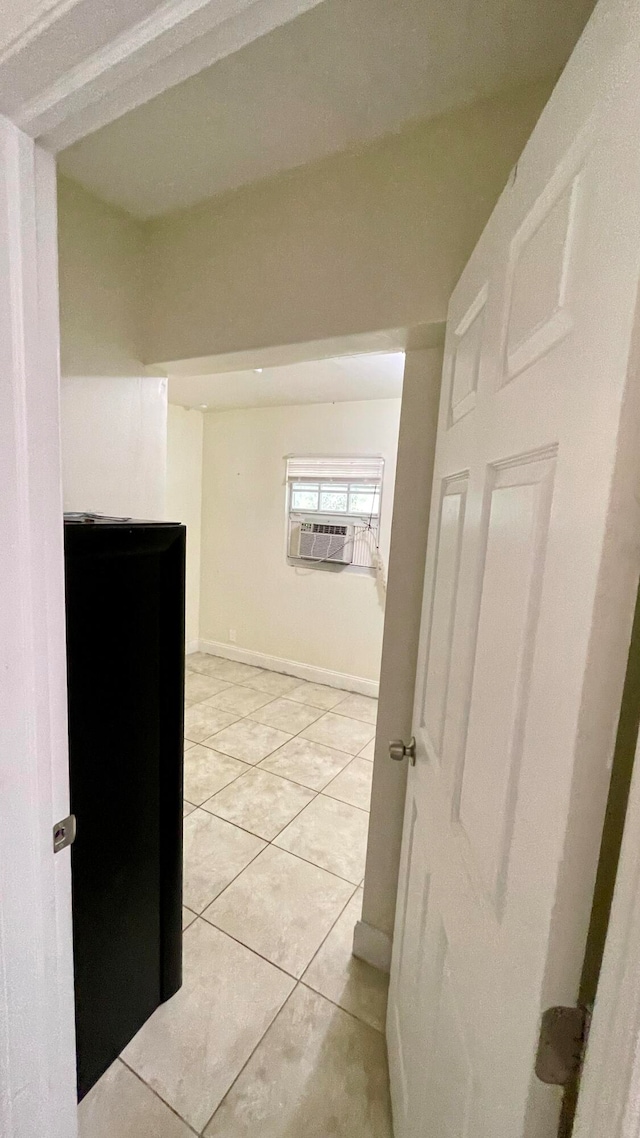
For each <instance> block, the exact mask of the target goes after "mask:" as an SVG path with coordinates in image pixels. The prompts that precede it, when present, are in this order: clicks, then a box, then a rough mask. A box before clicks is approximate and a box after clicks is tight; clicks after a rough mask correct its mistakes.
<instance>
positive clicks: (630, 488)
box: [388, 4, 640, 1138]
mask: <svg viewBox="0 0 640 1138" xmlns="http://www.w3.org/2000/svg"><path fill="white" fill-rule="evenodd" d="M627 8H628V10H629V12H631V9H632V8H633V5H631V6H627ZM606 9H609V11H607V10H606ZM622 10H623V5H621V4H617V5H616V4H609V5H607V4H604V5H601V6H600V11H599V15H598V16H597V18H596V20H595V21H592V24H591V25H590V26H589V28H588V30H587V34H586V36H585V38H584V39H583V41H582V42H581V44H580V45H579V47H578V49H577V51H576V53H575V55H574V57H573V59H572V61H571V63H570V64H569V67H568V69H567V71H566V72H565V75H564V76H563V78H562V80H561V81H560V84H559V86H558V87H557V88H556V91H555V93H554V95H553V97H552V100H551V103H550V104H549V106H548V107H547V109H546V111H545V113H544V115H543V117H542V119H541V121H540V123H539V124H538V127H537V128H536V131H535V132H534V135H533V137H532V139H531V141H530V143H529V144H528V146H527V149H526V150H525V153H524V155H523V158H522V160H521V162H520V163H519V165H518V168H517V170H516V171H514V174H513V176H512V178H511V181H510V184H509V186H508V187H507V188H506V190H505V192H504V194H503V195H502V198H501V199H500V202H499V203H498V206H497V207H496V210H495V211H494V214H493V216H492V218H491V220H490V222H489V224H488V226H487V229H486V231H485V233H484V235H483V237H482V239H481V241H480V243H479V245H478V247H477V248H476V250H475V252H474V254H473V256H472V258H471V260H470V262H469V264H468V265H467V268H466V270H465V272H464V273H463V275H462V278H461V280H460V282H459V284H458V286H457V287H456V289H455V292H454V294H453V297H452V299H451V304H450V309H449V316H448V330H447V342H446V350H445V362H444V375H443V390H442V399H441V408H440V420H439V434H438V444H437V453H436V462H435V475H434V490H433V502H432V513H431V525H430V536H429V548H428V554H427V571H426V579H425V581H426V583H425V598H424V609H423V616H422V635H421V647H420V658H419V668H418V676H419V678H418V683H417V687H416V697H415V710H414V731H415V735H416V739H417V761H416V765H415V767H413V768H412V769H411V771H410V774H409V784H408V793H407V803H406V815H405V831H404V846H403V856H402V864H401V877H400V891H399V901H398V911H397V919H396V933H395V940H394V957H393V966H392V986H391V999H390V1009H389V1020H388V1039H389V1050H390V1062H391V1073H392V1092H393V1105H394V1123H395V1133H396V1138H552V1136H553V1135H555V1134H556V1132H557V1125H558V1116H559V1109H560V1102H561V1091H560V1089H559V1088H556V1087H548V1086H545V1085H543V1084H542V1083H540V1082H539V1081H538V1080H537V1079H536V1077H535V1074H534V1061H535V1052H536V1047H537V1040H538V1031H539V1022H540V1016H541V1013H542V1012H543V1010H544V1009H545V1008H546V1007H548V1006H550V1005H553V1004H572V1003H575V1000H576V996H577V991H578V981H579V976H580V969H581V964H582V959H583V953H584V946H585V939H586V929H587V924H588V918H589V910H590V901H591V896H592V891H593V882H594V876H595V869H596V865H597V857H598V850H599V838H600V831H601V826H602V818H603V812H604V806H605V801H606V793H607V787H608V779H609V762H610V758H611V753H612V745H613V739H614V735H615V727H616V721H617V714H618V710H619V701H620V693H621V687H622V680H623V676H624V668H625V663H626V659H625V657H626V649H627V646H628V639H629V634H630V628H631V618H632V611H633V604H634V600H635V591H636V588H637V583H638V570H639V557H638V534H639V521H640V519H639V516H638V514H639V511H638V504H637V499H636V494H637V487H638V484H639V482H638V479H639V458H640V445H639V443H638V421H639V416H638V407H637V404H638V388H640V378H639V377H638V375H637V373H636V362H637V360H636V358H635V357H637V348H636V347H635V345H634V335H635V336H637V332H638V330H637V327H636V303H637V291H638V283H639V279H640V132H639V131H638V121H640V120H639V112H640V49H639V44H638V35H637V32H629V25H625V26H623V21H621V20H618V24H616V21H615V19H613V18H612V19H608V17H609V16H614V17H616V18H617V16H618V15H619V14H620V13H622ZM625 18H626V17H625ZM636 23H637V21H636ZM616 37H618V38H617V40H616Z"/></svg>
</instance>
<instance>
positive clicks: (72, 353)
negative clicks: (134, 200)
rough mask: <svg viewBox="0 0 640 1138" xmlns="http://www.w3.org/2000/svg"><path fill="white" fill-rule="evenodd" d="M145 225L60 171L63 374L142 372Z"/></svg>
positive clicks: (59, 212) (110, 374) (140, 373)
mask: <svg viewBox="0 0 640 1138" xmlns="http://www.w3.org/2000/svg"><path fill="white" fill-rule="evenodd" d="M143 249H144V228H143V226H142V224H141V223H140V222H138V221H135V220H134V219H133V218H132V217H129V215H128V214H126V213H124V211H123V210H119V209H115V208H114V207H113V206H109V205H106V204H105V203H104V202H102V201H100V200H99V198H96V197H94V196H93V194H90V193H88V192H87V190H84V189H82V187H81V186H78V185H76V184H75V182H71V181H69V179H68V178H63V177H59V178H58V250H59V275H60V356H61V359H60V364H61V371H62V375H63V376H68V375H83V376H88V375H101V376H116V375H124V376H131V375H136V374H139V375H143V374H144V370H143V365H142V364H141V362H140V361H141V359H142V303H143V300H142V297H143V291H145V286H144V282H143V269H144V264H143Z"/></svg>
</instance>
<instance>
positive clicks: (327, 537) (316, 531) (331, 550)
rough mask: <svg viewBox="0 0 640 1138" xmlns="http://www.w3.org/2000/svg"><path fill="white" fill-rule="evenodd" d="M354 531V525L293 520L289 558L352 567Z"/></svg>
mask: <svg viewBox="0 0 640 1138" xmlns="http://www.w3.org/2000/svg"><path fill="white" fill-rule="evenodd" d="M354 529H355V527H354V526H353V525H334V524H333V523H331V522H329V523H327V522H318V521H295V520H292V523H291V536H290V538H289V556H290V557H296V558H299V559H300V560H302V561H326V562H330V563H331V564H333V565H350V564H351V562H352V561H353V538H354Z"/></svg>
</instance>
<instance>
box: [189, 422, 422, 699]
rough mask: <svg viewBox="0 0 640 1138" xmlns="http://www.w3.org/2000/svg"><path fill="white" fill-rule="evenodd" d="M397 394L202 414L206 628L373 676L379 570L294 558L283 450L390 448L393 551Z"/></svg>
mask: <svg viewBox="0 0 640 1138" xmlns="http://www.w3.org/2000/svg"><path fill="white" fill-rule="evenodd" d="M399 418H400V400H399V399H378V400H367V401H365V402H358V403H322V404H317V405H311V406H288V407H261V408H251V409H249V410H243V411H224V412H217V413H213V412H208V413H207V414H205V416H204V420H205V425H204V457H203V494H202V575H201V591H200V635H201V637H202V639H203V640H205V641H211V642H223V643H228V642H229V630H230V629H235V630H236V636H237V641H236V643H237V645H238V647H241V648H247V649H250V650H252V651H257V652H261V653H264V654H266V655H269V656H275V657H278V658H280V659H285V660H294V661H296V662H299V663H303V664H310V665H312V666H314V667H317V668H323V669H328V670H330V671H335V672H340V673H343V674H347V675H350V676H357V677H361V678H364V679H370V680H374V681H377V680H378V676H379V671H380V654H381V647H382V629H383V621H384V611H383V606H382V603H381V600H380V597H379V594H378V589H377V586H376V582H375V580H374V578H373V577H372V576H371V575H369V574H359V573H356V572H354V571H345V572H342V573H333V572H324V571H322V570H318V569H302V568H297V567H292V566H290V565H288V564H287V559H286V486H285V462H284V457H285V455H287V454H305V453H308V454H332V453H333V454H358V453H360V454H382V455H384V457H385V460H386V462H385V481H384V488H383V513H382V519H381V542H380V544H381V548H382V550H383V553H384V556H385V560H386V559H387V556H388V549H389V535H390V524H391V512H392V507H393V485H394V478H395V463H396V451H397V443H398V423H399Z"/></svg>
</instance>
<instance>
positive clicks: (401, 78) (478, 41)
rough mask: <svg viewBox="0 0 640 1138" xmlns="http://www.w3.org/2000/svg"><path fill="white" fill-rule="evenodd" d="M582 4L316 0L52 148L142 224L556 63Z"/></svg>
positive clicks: (74, 173)
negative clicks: (100, 124) (77, 137)
mask: <svg viewBox="0 0 640 1138" xmlns="http://www.w3.org/2000/svg"><path fill="white" fill-rule="evenodd" d="M592 8H593V0H393V2H392V0H323V2H322V3H319V4H318V5H317V7H315V8H313V9H312V10H311V11H309V12H307V13H305V14H304V15H302V16H299V17H298V18H297V19H295V20H292V21H291V22H290V23H288V24H286V25H284V26H283V27H280V28H277V29H276V30H275V31H272V32H270V33H268V34H267V35H265V36H262V38H260V39H257V40H255V41H254V42H253V43H251V44H249V45H248V46H247V47H244V48H242V49H241V50H240V51H238V52H236V53H235V54H233V55H230V56H227V57H226V58H225V59H222V60H220V61H219V62H218V63H216V64H214V65H213V66H212V67H209V68H208V69H206V70H205V71H202V72H200V73H199V74H198V75H195V76H193V77H192V78H191V79H188V80H186V81H185V82H184V83H181V84H179V85H178V86H176V87H172V88H170V89H169V90H167V91H165V92H164V93H163V94H161V95H159V96H158V97H157V98H155V99H152V100H151V101H150V102H149V103H146V104H145V105H144V106H141V107H138V108H137V109H136V110H134V111H131V112H130V113H129V114H127V115H124V116H123V117H122V118H120V119H118V120H116V121H115V122H113V123H110V124H109V125H108V126H106V127H104V128H103V129H102V130H99V131H97V132H96V133H95V134H93V135H91V136H89V137H88V138H85V139H83V140H82V141H80V142H78V143H76V144H75V145H74V146H72V147H70V148H69V149H68V150H66V151H63V152H62V154H61V155H60V157H59V161H60V166H61V168H62V170H63V171H64V173H66V174H68V175H70V176H71V177H72V178H75V179H76V180H77V181H79V182H81V183H82V184H83V185H84V186H86V187H87V188H88V189H91V190H93V191H94V192H95V193H97V194H98V195H99V196H100V197H102V198H104V199H106V200H107V201H110V202H112V203H114V204H116V205H119V206H121V207H122V208H124V209H126V210H128V211H129V212H130V213H132V214H134V215H136V216H138V217H141V218H147V217H152V216H157V215H159V214H162V213H164V212H167V211H170V210H172V209H176V208H180V207H183V206H188V205H191V204H193V203H195V202H197V201H200V200H202V199H204V198H207V197H211V196H214V195H216V194H220V193H223V192H225V191H227V190H230V189H233V188H237V187H238V186H241V185H244V184H247V183H249V182H253V181H256V180H258V179H260V178H264V177H268V176H270V175H273V174H276V173H279V172H280V171H283V170H287V169H291V168H293V167H295V166H300V165H304V164H305V163H307V162H311V161H314V160H316V159H319V158H322V157H324V156H326V155H328V154H332V153H336V152H338V151H341V150H345V149H349V148H351V147H354V146H358V145H362V144H364V143H367V142H369V141H372V140H373V139H375V138H378V137H381V136H382V135H384V134H387V133H389V132H392V131H396V130H399V129H400V128H401V127H402V126H403V125H405V124H406V123H408V122H410V121H412V120H417V119H423V118H428V117H431V116H433V115H437V114H440V113H443V112H445V111H448V110H452V109H454V108H455V107H457V106H460V105H462V104H464V103H467V102H470V101H472V100H474V99H477V98H481V97H485V96H487V95H490V94H493V93H495V92H497V91H499V90H502V89H506V88H509V87H513V86H516V85H518V84H520V83H526V82H529V81H533V80H535V79H538V78H540V77H542V76H544V75H549V74H551V73H554V72H557V71H559V69H560V68H561V67H562V66H563V64H564V63H565V61H566V59H567V58H568V56H569V54H570V52H571V50H572V48H573V46H574V44H575V42H576V40H577V38H578V36H579V34H580V32H581V30H582V27H583V26H584V24H585V22H586V20H587V18H588V16H589V14H590V12H591V9H592Z"/></svg>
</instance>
